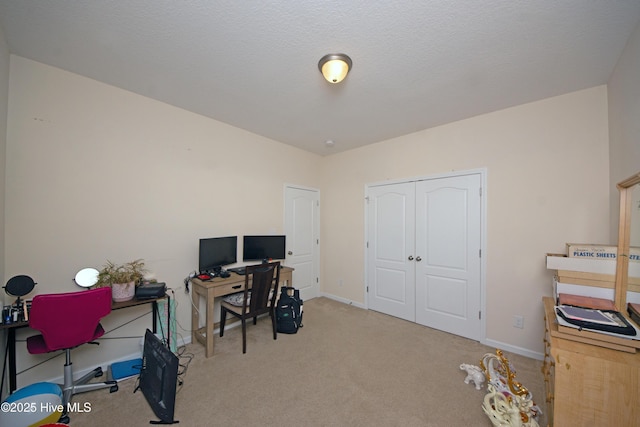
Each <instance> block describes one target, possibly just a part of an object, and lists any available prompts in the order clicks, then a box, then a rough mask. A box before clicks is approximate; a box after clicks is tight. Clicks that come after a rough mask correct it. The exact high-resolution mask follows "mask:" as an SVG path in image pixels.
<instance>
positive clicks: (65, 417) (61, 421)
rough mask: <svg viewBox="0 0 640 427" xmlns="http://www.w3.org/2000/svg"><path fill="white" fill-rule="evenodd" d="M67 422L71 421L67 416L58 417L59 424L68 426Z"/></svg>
mask: <svg viewBox="0 0 640 427" xmlns="http://www.w3.org/2000/svg"><path fill="white" fill-rule="evenodd" d="M69 421H71V419H70V418H69V415H67V414H64V415H63V416H61V417H60V419H59V420H58V422H59V423H60V424H69Z"/></svg>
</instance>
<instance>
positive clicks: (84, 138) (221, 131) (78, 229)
mask: <svg viewBox="0 0 640 427" xmlns="http://www.w3.org/2000/svg"><path fill="white" fill-rule="evenodd" d="M10 88H11V91H10V95H9V126H8V144H7V159H8V162H7V163H8V164H7V178H6V180H7V182H6V188H7V190H6V224H7V225H6V227H7V232H6V238H5V244H6V247H7V248H9V250H7V254H6V264H7V271H6V272H5V280H6V279H7V278H8V277H11V276H13V275H15V274H29V275H30V276H32V277H33V278H34V279H35V280H36V282H38V285H37V289H36V291H37V292H38V293H45V292H70V291H76V290H78V288H77V287H76V285H75V284H74V282H73V280H72V279H73V277H74V275H75V273H76V272H77V271H78V270H79V269H80V268H83V267H86V266H94V267H100V266H101V265H103V264H104V262H105V261H106V260H107V259H109V260H112V261H115V262H123V261H129V260H133V259H136V258H143V259H145V260H146V262H147V265H148V267H149V268H150V269H151V271H152V272H153V273H155V275H156V277H157V278H158V279H159V280H161V281H166V283H167V284H168V286H170V287H172V288H174V289H176V295H175V296H176V300H177V303H178V308H177V311H178V316H177V319H178V322H179V327H178V329H179V333H180V334H181V335H182V336H183V337H184V338H185V339H187V340H189V339H190V333H189V332H188V330H189V329H190V327H191V323H190V315H191V304H190V301H189V297H188V295H186V294H185V292H184V285H183V279H184V278H185V277H186V276H187V275H188V274H189V273H190V272H191V271H194V270H195V269H197V261H198V239H199V238H201V237H213V236H222V235H243V234H270V233H272V232H277V233H282V232H283V217H284V215H283V208H284V200H283V186H284V184H285V183H294V184H298V185H304V186H309V187H316V188H317V187H319V178H318V177H319V176H320V170H319V160H320V158H319V156H317V155H315V154H311V153H308V152H305V151H302V150H299V149H296V148H292V147H290V146H287V145H284V144H281V143H278V142H275V141H272V140H268V139H266V138H263V137H260V136H257V135H255V134H251V133H249V132H246V131H243V130H240V129H237V128H234V127H232V126H228V125H225V124H223V123H220V122H217V121H214V120H211V119H208V118H205V117H202V116H199V115H196V114H193V113H190V112H187V111H184V110H181V109H179V108H175V107H171V106H169V105H166V104H163V103H160V102H157V101H153V100H151V99H148V98H144V97H141V96H139V95H136V94H133V93H131V92H127V91H124V90H120V89H117V88H114V87H112V86H108V85H105V84H102V83H99V82H97V81H94V80H90V79H87V78H84V77H81V76H78V75H75V74H72V73H68V72H65V71H62V70H60V69H57V68H53V67H49V66H45V65H42V64H39V63H36V62H33V61H30V60H28V59H25V58H22V57H18V56H12V57H11V74H10ZM211 102H215V99H213V98H212V100H211ZM126 311H128V312H130V313H124V311H123V312H119V313H118V315H117V316H109V317H108V318H107V321H106V325H105V326H106V329H111V328H113V327H114V326H116V324H117V323H118V322H117V321H116V320H118V321H119V320H122V319H124V318H126V317H127V316H133V315H135V314H140V313H139V312H140V311H142V312H144V310H138V313H136V310H129V309H127V310H126ZM150 324H151V320H150V317H149V316H147V317H146V318H144V319H142V320H141V321H140V323H136V324H134V325H132V326H131V328H130V329H127V328H125V329H123V330H119V331H117V333H115V334H112V335H115V336H127V335H135V334H136V333H137V335H138V336H139V335H140V327H139V326H137V327H136V325H142V327H146V326H148V325H150ZM132 331H133V332H132ZM18 347H19V348H18V350H19V351H20V353H19V358H20V360H19V362H20V366H19V370H20V369H22V368H24V367H25V366H30V365H32V364H33V363H34V362H35V361H36V360H41V359H42V358H35V357H32V356H29V355H28V354H24V353H26V351H24V348H23V347H24V346H18ZM139 348H140V347H139V339H125V340H116V341H113V340H112V341H107V342H104V343H103V344H102V345H101V349H100V352H99V358H100V360H96V359H95V354H96V353H95V352H90V354H91V356H90V357H88V356H87V357H86V359H84V357H85V354H87V352H84V350H83V349H79V350H80V351H78V352H77V353H78V354H79V355H78V356H76V360H75V365H76V367H77V368H78V369H81V368H82V367H85V366H90V364H91V363H93V364H95V363H97V362H102V361H103V360H110V359H114V358H117V357H122V356H126V355H129V354H131V353H132V352H135V351H139ZM90 350H91V349H90ZM61 373H62V362H61V361H60V360H56V361H53V362H48V363H46V364H44V365H43V366H42V367H41V368H38V369H35V370H33V371H29V372H27V373H25V374H23V375H21V376H19V378H18V379H19V385H20V384H28V383H29V381H30V380H31V379H37V378H40V379H42V376H44V378H47V376H46V375H47V374H49V375H53V376H55V375H61Z"/></svg>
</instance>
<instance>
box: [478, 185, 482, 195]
mask: <svg viewBox="0 0 640 427" xmlns="http://www.w3.org/2000/svg"><path fill="white" fill-rule="evenodd" d="M478 194H479V195H480V197H482V187H480V188H478Z"/></svg>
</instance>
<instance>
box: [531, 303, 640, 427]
mask: <svg viewBox="0 0 640 427" xmlns="http://www.w3.org/2000/svg"><path fill="white" fill-rule="evenodd" d="M543 301H544V308H545V338H544V345H545V357H544V363H543V366H542V373H543V375H544V383H545V392H546V403H547V412H546V414H547V419H548V421H549V425H550V426H552V425H555V426H558V427H565V426H566V427H578V426H585V427H586V426H588V427H599V426H603V427H604V426H611V427H614V426H615V427H626V426H640V352H632V351H633V350H630V349H627V350H626V351H624V350H614V349H611V348H605V347H602V346H599V345H594V344H589V343H588V342H589V338H588V337H587V338H585V339H582V340H580V339H579V340H576V337H575V336H568V335H566V334H563V333H562V331H561V330H559V329H558V324H557V323H556V318H555V314H554V311H553V306H554V303H553V299H552V298H549V297H545V298H543ZM578 338H580V337H578ZM580 341H583V342H580Z"/></svg>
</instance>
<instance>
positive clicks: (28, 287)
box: [4, 274, 36, 320]
mask: <svg viewBox="0 0 640 427" xmlns="http://www.w3.org/2000/svg"><path fill="white" fill-rule="evenodd" d="M35 285H36V282H34V281H33V279H32V278H31V277H29V276H25V275H24V274H20V275H18V276H13V277H12V278H11V279H9V281H8V282H7V284H6V285H5V286H4V291H5V292H6V293H7V295H9V296H12V297H16V302H15V307H16V309H17V310H18V313H20V312H22V316H23V318H24V319H25V320H28V319H27V317H26V316H27V313H28V312H27V310H26V307H22V305H23V302H22V300H21V299H20V298H21V297H23V296H25V295H27V294H28V293H29V292H31V291H32V290H33V288H34V286H35Z"/></svg>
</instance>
